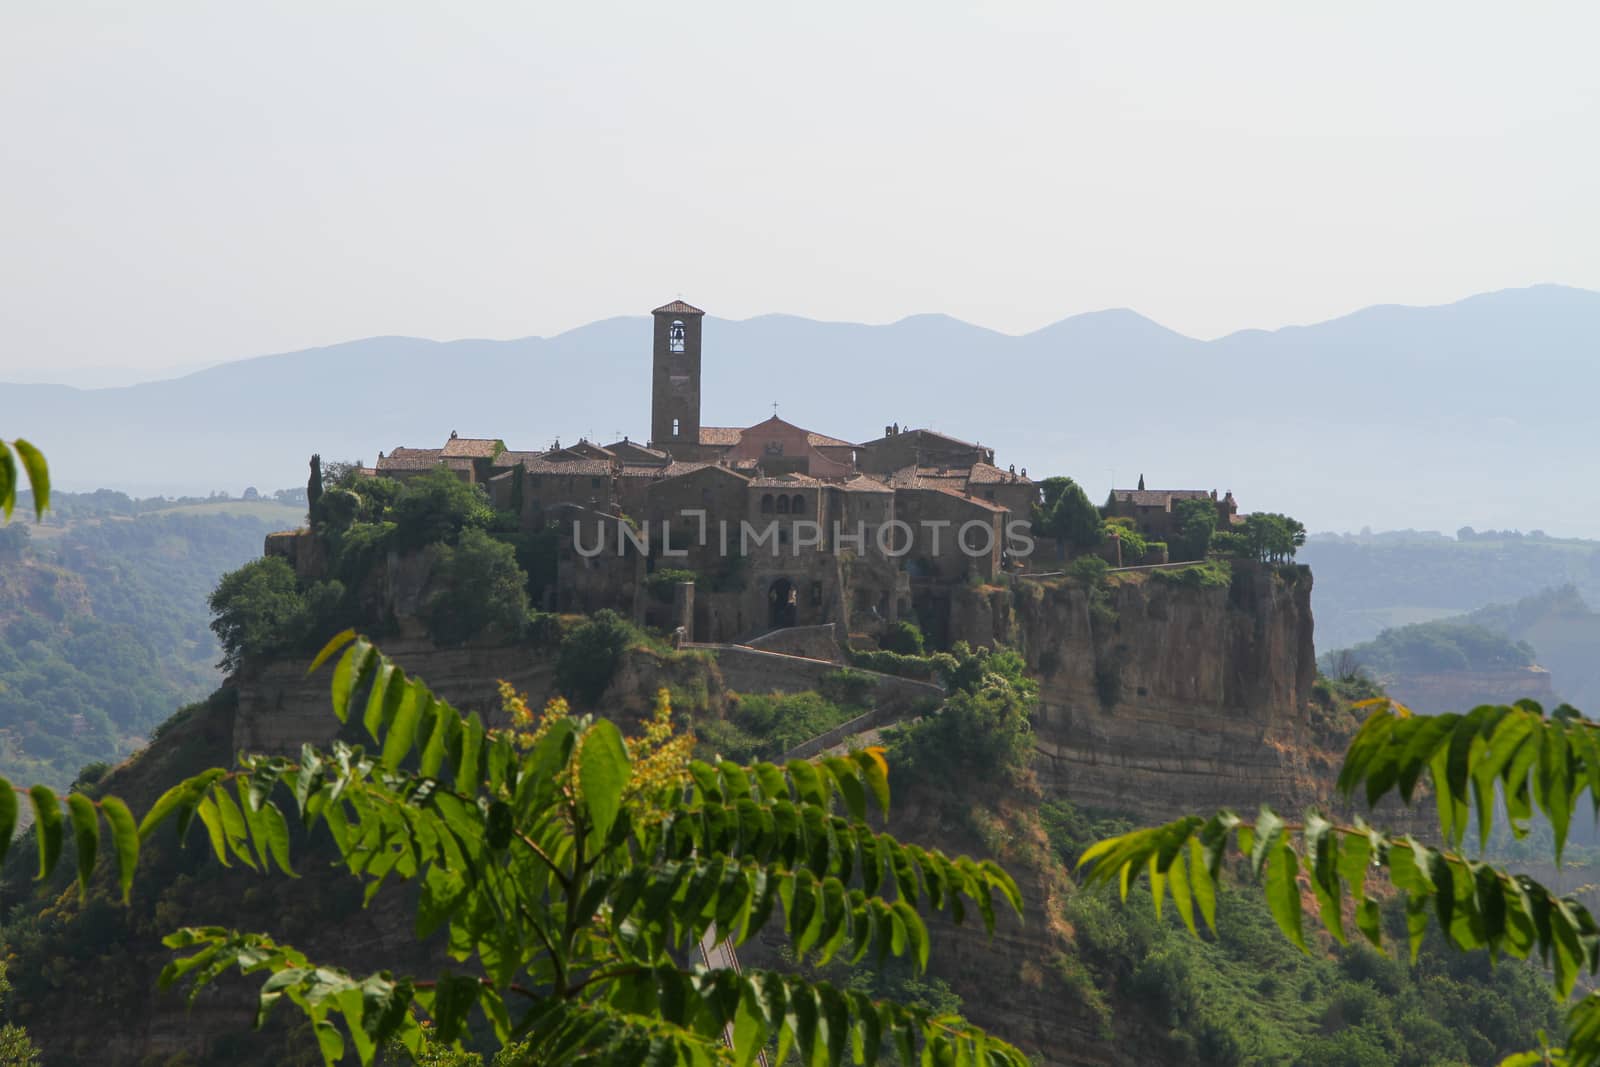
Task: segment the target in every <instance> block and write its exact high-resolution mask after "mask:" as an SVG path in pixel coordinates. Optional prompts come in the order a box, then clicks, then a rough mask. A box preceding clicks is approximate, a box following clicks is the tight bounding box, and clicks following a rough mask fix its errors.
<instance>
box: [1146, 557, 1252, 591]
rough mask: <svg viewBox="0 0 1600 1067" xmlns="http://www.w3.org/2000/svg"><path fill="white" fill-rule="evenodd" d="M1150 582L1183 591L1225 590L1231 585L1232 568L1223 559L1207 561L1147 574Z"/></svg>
mask: <svg viewBox="0 0 1600 1067" xmlns="http://www.w3.org/2000/svg"><path fill="white" fill-rule="evenodd" d="M1149 574H1150V580H1151V581H1152V582H1159V583H1160V584H1162V585H1176V586H1179V587H1181V588H1184V589H1226V588H1227V587H1228V586H1229V585H1231V584H1232V583H1233V568H1232V567H1230V566H1229V565H1228V561H1227V560H1225V559H1209V560H1206V561H1205V562H1204V563H1196V564H1194V565H1193V566H1191V567H1172V568H1170V569H1169V568H1163V569H1161V570H1153V571H1150V572H1149Z"/></svg>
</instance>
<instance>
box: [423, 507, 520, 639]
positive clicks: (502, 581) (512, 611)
mask: <svg viewBox="0 0 1600 1067" xmlns="http://www.w3.org/2000/svg"><path fill="white" fill-rule="evenodd" d="M432 551H433V553H434V566H433V577H432V582H431V585H432V587H433V592H432V593H430V594H429V595H428V599H427V601H426V603H424V604H423V607H422V618H423V620H424V621H425V622H426V623H427V624H428V632H429V633H430V634H431V635H432V636H433V638H434V640H435V641H438V642H439V643H440V644H445V645H458V644H461V643H462V642H463V641H470V640H471V639H472V638H474V637H477V636H479V635H480V634H483V633H495V634H498V635H500V636H502V637H506V638H511V639H515V638H517V637H519V636H521V634H522V630H523V627H524V626H525V625H526V623H527V621H528V589H527V583H528V576H527V575H526V574H524V573H523V572H522V568H521V567H518V566H517V556H516V551H515V550H514V549H513V548H512V547H511V546H510V545H508V544H505V543H504V542H501V541H497V540H495V539H494V538H493V537H490V536H489V535H488V534H487V533H485V532H484V531H482V530H478V529H469V530H466V531H465V532H463V533H462V534H461V539H460V540H459V541H458V542H457V543H456V544H455V545H454V546H451V545H437V546H435V547H434V548H433V550H432Z"/></svg>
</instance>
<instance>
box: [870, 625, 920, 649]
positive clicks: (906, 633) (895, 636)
mask: <svg viewBox="0 0 1600 1067" xmlns="http://www.w3.org/2000/svg"><path fill="white" fill-rule="evenodd" d="M878 647H879V648H881V649H883V650H884V651H885V652H895V653H898V654H899V655H902V656H920V655H922V650H923V640H922V630H921V628H920V627H918V626H917V624H916V623H914V622H908V621H907V620H905V619H899V620H897V621H896V622H895V623H894V624H893V625H892V626H890V627H889V628H888V629H887V630H885V631H884V633H883V636H882V637H880V638H878Z"/></svg>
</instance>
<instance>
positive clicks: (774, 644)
mask: <svg viewBox="0 0 1600 1067" xmlns="http://www.w3.org/2000/svg"><path fill="white" fill-rule="evenodd" d="M744 643H745V644H747V645H749V646H750V647H751V648H759V649H761V650H763V651H765V652H782V653H785V654H786V655H790V656H805V657H807V658H809V659H820V660H827V661H828V662H830V663H841V664H842V663H843V662H844V653H843V652H841V651H840V650H839V627H838V624H837V623H831V622H828V623H823V624H822V625H820V626H791V627H789V628H788V629H785V630H773V631H772V632H771V633H765V634H762V635H761V636H760V637H752V638H751V639H750V640H748V641H746V642H744Z"/></svg>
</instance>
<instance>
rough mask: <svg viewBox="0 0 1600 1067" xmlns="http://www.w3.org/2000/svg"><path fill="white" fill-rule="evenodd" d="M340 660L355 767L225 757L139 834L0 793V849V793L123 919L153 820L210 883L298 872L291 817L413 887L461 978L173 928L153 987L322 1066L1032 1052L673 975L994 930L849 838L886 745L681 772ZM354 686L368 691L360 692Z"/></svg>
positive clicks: (910, 863) (864, 1009) (880, 769)
mask: <svg viewBox="0 0 1600 1067" xmlns="http://www.w3.org/2000/svg"><path fill="white" fill-rule="evenodd" d="M325 663H333V664H334V666H333V668H332V672H331V674H332V686H331V687H332V702H333V711H334V714H335V715H336V716H337V717H338V718H339V719H340V720H341V721H346V720H348V719H350V718H351V717H352V716H354V717H359V718H360V720H361V723H362V725H363V726H364V728H365V729H366V731H367V733H368V735H369V736H370V738H371V740H372V746H373V747H372V749H371V751H368V750H366V749H365V748H363V747H359V746H351V745H348V744H346V743H344V742H335V743H334V745H333V746H332V747H331V748H330V749H328V750H320V749H317V748H314V747H313V746H310V745H306V746H304V747H303V748H302V750H301V754H300V757H299V758H298V759H296V760H290V759H286V758H282V757H265V756H251V755H242V756H241V757H240V759H239V762H238V764H237V765H236V766H235V767H234V768H233V769H232V770H225V769H223V768H220V767H217V768H212V769H210V770H207V771H204V772H203V773H201V774H198V775H195V776H193V777H191V778H188V779H186V780H184V781H182V782H179V783H177V784H176V785H174V786H173V787H172V788H171V789H169V790H168V791H167V792H166V793H165V794H163V795H162V796H161V797H160V798H159V799H158V800H157V801H156V802H155V803H154V804H153V805H152V806H151V808H150V810H149V811H147V812H146V813H145V814H144V816H143V818H142V819H140V820H137V821H136V820H135V817H134V816H133V814H132V813H131V812H130V811H129V810H128V809H127V807H126V806H125V805H124V804H123V803H122V802H121V801H120V800H118V799H117V798H115V797H111V796H105V797H101V798H98V799H91V798H90V797H88V796H85V795H84V794H80V793H73V794H70V795H68V796H67V797H66V798H65V800H64V802H63V801H62V799H61V798H58V797H57V796H56V795H55V794H54V793H53V792H51V791H50V790H49V789H48V788H46V787H43V786H35V787H33V788H32V789H30V790H28V791H27V792H26V793H25V794H22V793H19V791H16V790H14V789H13V788H12V787H11V786H10V785H9V784H8V783H0V843H7V844H8V843H9V842H10V840H11V837H12V834H13V831H14V829H15V826H16V822H17V816H18V806H19V805H18V798H19V796H25V797H26V800H27V803H28V804H29V805H30V807H31V809H32V812H33V816H34V824H35V827H36V835H35V836H36V838H37V842H38V850H39V876H40V877H41V878H42V877H45V876H47V875H48V874H49V873H50V871H51V870H52V869H53V868H54V867H55V866H56V865H57V864H58V863H59V862H60V861H61V860H62V857H63V855H64V854H65V850H64V844H65V841H66V838H67V837H68V836H69V835H70V836H71V837H72V838H73V839H74V847H73V849H71V850H70V854H71V855H73V856H75V857H76V865H77V874H78V885H79V891H80V893H84V892H86V891H87V888H88V886H89V882H90V879H91V878H92V877H93V876H94V874H95V867H96V862H97V858H98V856H99V854H100V849H99V844H100V841H101V839H102V838H109V840H110V842H111V846H112V847H111V848H110V849H109V850H107V851H108V852H109V855H110V857H111V863H112V867H113V870H114V872H115V877H116V879H117V884H118V886H119V888H120V890H121V892H122V894H123V896H124V899H126V897H127V895H128V894H129V892H130V891H131V889H132V885H133V880H134V872H135V869H136V867H137V863H138V857H139V851H140V847H141V845H142V844H143V843H144V842H147V841H148V840H149V839H150V837H151V835H152V834H155V833H157V832H158V831H160V829H161V827H162V826H163V825H164V824H167V823H172V824H175V826H176V828H177V831H178V833H179V835H180V838H181V837H182V836H184V835H185V833H186V831H188V830H189V829H190V828H191V827H192V826H194V825H197V824H198V825H199V826H201V827H202V828H203V832H204V839H205V840H206V841H207V843H208V844H209V847H210V851H211V853H212V854H213V855H214V856H215V857H216V859H217V860H218V861H219V862H220V863H222V864H224V865H231V864H233V863H240V864H243V865H245V866H247V867H250V868H253V869H257V870H260V871H262V872H267V871H270V870H271V869H272V868H277V869H278V870H279V871H281V872H282V873H284V874H287V875H290V876H293V875H294V869H293V862H292V859H291V856H290V850H289V840H290V835H289V820H290V819H291V818H295V819H297V820H298V821H299V822H300V823H301V824H302V826H303V827H304V828H305V829H306V830H307V831H310V832H321V833H325V834H326V835H327V836H328V838H330V839H331V841H332V842H333V844H334V846H335V847H336V848H337V849H338V851H339V853H340V855H341V856H342V857H343V865H344V867H345V868H346V869H347V870H348V871H349V873H350V874H351V875H352V876H353V877H355V878H356V879H358V880H359V881H360V882H361V883H362V884H363V885H364V886H365V890H366V895H367V898H368V899H371V898H372V897H373V896H375V895H376V894H378V893H379V892H381V891H382V890H383V889H384V888H385V883H387V882H389V881H390V880H391V879H394V880H401V881H412V880H414V881H415V882H416V883H417V884H418V885H419V886H420V893H419V894H418V895H417V897H416V901H417V903H416V908H417V913H416V917H417V931H418V936H419V937H424V938H426V937H431V936H435V935H438V936H442V937H444V938H445V940H446V941H447V943H448V945H449V952H450V956H451V957H452V959H453V960H454V966H453V967H452V968H451V969H449V970H447V971H445V972H444V973H441V974H439V975H437V976H434V977H430V978H426V979H420V978H412V977H396V976H395V975H393V974H392V973H390V972H388V971H383V970H376V971H373V972H370V973H367V974H351V973H349V972H347V971H344V970H342V969H339V968H336V967H332V966H327V965H321V964H319V963H317V962H316V961H315V960H314V959H313V958H312V957H311V956H309V955H308V954H306V953H305V952H302V951H301V950H299V949H297V948H294V947H291V946H289V945H285V944H281V943H279V942H278V941H276V940H275V939H273V938H272V937H271V936H269V935H266V934H261V933H246V932H241V931H236V930H227V929H222V928H218V927H190V928H185V929H182V930H179V931H177V932H175V933H173V934H172V935H170V936H169V937H167V938H166V942H165V943H166V944H167V945H168V947H170V948H172V949H174V950H175V952H176V953H177V954H178V957H177V958H176V959H174V961H173V962H172V963H171V964H170V965H169V966H168V967H167V968H166V970H165V971H164V972H163V974H162V979H161V980H162V984H163V985H167V986H172V985H185V986H187V987H188V988H189V989H190V990H191V991H192V993H194V994H197V993H198V992H199V991H200V990H202V989H204V988H205V987H206V986H208V985H209V984H210V983H212V982H213V981H215V980H216V979H218V978H220V977H221V976H222V975H224V974H225V973H227V972H229V971H234V970H237V971H239V972H242V973H244V974H248V975H256V976H259V977H261V978H262V979H263V981H262V985H261V989H260V997H259V1012H258V1022H259V1021H260V1020H261V1019H264V1018H265V1017H266V1016H267V1015H268V1014H269V1013H270V1012H272V1011H273V1010H274V1009H275V1008H276V1007H277V1006H278V1005H279V1004H281V1003H288V1004H291V1005H293V1006H294V1007H295V1008H297V1009H298V1010H299V1011H300V1012H302V1013H303V1014H304V1015H305V1016H306V1018H307V1019H308V1021H309V1023H310V1025H311V1030H312V1032H313V1033H314V1035H315V1037H316V1041H317V1043H318V1046H319V1048H320V1051H321V1054H322V1057H323V1059H324V1062H326V1063H329V1064H333V1063H336V1062H339V1061H340V1060H341V1059H342V1058H343V1057H344V1056H345V1055H347V1054H348V1053H353V1054H354V1056H355V1057H356V1058H357V1059H358V1060H359V1061H360V1062H361V1063H363V1064H370V1063H372V1062H373V1061H374V1060H375V1059H376V1057H377V1055H378V1053H379V1051H380V1050H382V1049H384V1048H385V1047H386V1046H389V1045H391V1044H392V1043H394V1042H398V1043H399V1044H400V1045H401V1046H403V1047H404V1048H406V1049H407V1050H408V1051H410V1052H411V1053H412V1054H413V1055H416V1054H418V1053H420V1052H422V1050H423V1045H422V1041H423V1024H424V1022H426V1023H427V1024H428V1029H429V1033H430V1035H431V1037H432V1038H433V1041H434V1044H435V1045H444V1046H453V1045H455V1044H456V1043H457V1042H458V1041H459V1039H460V1038H461V1036H462V1035H463V1033H464V1032H465V1029H466V1027H467V1026H468V1025H469V1021H471V1020H472V1019H479V1018H481V1019H482V1021H483V1024H484V1025H487V1026H488V1027H490V1028H491V1029H492V1030H493V1031H494V1033H495V1035H496V1036H497V1038H498V1040H499V1041H500V1042H501V1043H502V1044H511V1043H514V1042H526V1043H527V1048H528V1049H529V1053H528V1055H529V1057H530V1059H529V1060H528V1061H527V1062H533V1063H538V1064H568V1063H574V1064H575V1063H600V1062H603V1063H607V1064H613V1063H615V1064H630V1063H632V1064H638V1063H647V1062H648V1063H667V1062H670V1063H684V1064H707V1065H709V1064H713V1063H719V1062H723V1061H722V1055H723V1053H722V1049H723V1043H724V1041H725V1040H729V1041H731V1043H732V1045H733V1051H734V1055H735V1059H736V1062H739V1063H744V1064H748V1063H751V1062H753V1061H754V1059H755V1057H756V1054H757V1053H758V1052H759V1051H760V1050H761V1049H762V1048H764V1047H765V1046H766V1044H767V1042H768V1041H769V1040H776V1041H777V1043H778V1049H779V1056H778V1059H779V1061H780V1062H782V1061H784V1060H785V1059H786V1058H787V1056H788V1054H789V1052H790V1050H791V1049H793V1050H795V1051H797V1052H798V1053H799V1054H800V1056H801V1058H802V1060H803V1061H804V1062H807V1063H813V1064H817V1063H824V1062H842V1061H844V1060H845V1058H846V1057H847V1056H851V1057H853V1058H854V1059H855V1061H856V1062H859V1063H873V1062H875V1061H876V1060H877V1059H878V1058H879V1055H880V1053H881V1052H882V1051H884V1050H886V1049H893V1050H895V1051H897V1052H898V1054H899V1055H900V1056H901V1057H902V1059H903V1061H904V1062H914V1061H915V1060H916V1059H917V1058H918V1057H923V1058H924V1059H925V1060H928V1061H931V1062H958V1061H959V1062H962V1063H973V1064H990V1063H994V1064H1005V1065H1012V1064H1014V1065H1017V1067H1021V1065H1022V1064H1024V1063H1025V1062H1026V1060H1025V1059H1024V1057H1023V1056H1022V1055H1021V1054H1020V1053H1019V1052H1018V1051H1017V1050H1016V1049H1014V1048H1012V1047H1011V1046H1010V1045H1007V1044H1006V1043H1004V1042H1003V1041H1000V1040H998V1039H997V1038H994V1037H991V1036H989V1035H988V1034H986V1033H984V1032H983V1031H982V1030H980V1029H978V1028H976V1027H973V1026H972V1025H971V1024H969V1023H967V1022H966V1021H965V1020H962V1019H960V1018H959V1017H958V1016H952V1015H948V1014H942V1013H939V1012H937V1011H930V1010H927V1009H926V1008H920V1007H916V1006H907V1005H902V1004H898V1003H895V1002H893V1001H889V1000H878V999H874V998H873V997H871V996H869V995H867V994H866V993H864V992H862V991H860V990H859V989H850V988H844V989H841V988H837V987H835V986H833V985H831V984H829V983H827V982H822V981H812V980H808V979H805V978H802V977H799V976H797V975H793V974H784V973H778V972H771V971H758V970H751V971H745V972H741V971H739V970H737V969H735V968H731V967H726V966H711V965H707V966H696V965H692V964H685V963H684V962H683V961H684V960H685V959H688V958H692V955H693V954H694V953H695V952H697V951H698V952H703V953H706V956H705V958H706V959H707V960H708V961H709V960H710V959H712V958H714V957H713V956H712V955H711V953H710V950H711V949H712V948H713V947H714V946H717V945H720V944H723V943H727V944H732V945H737V944H742V943H744V942H745V941H747V940H748V939H750V938H751V937H753V936H755V935H756V934H757V933H758V932H759V931H761V930H763V929H765V928H768V927H773V928H776V929H777V930H778V931H779V932H780V933H781V934H782V935H783V936H784V937H785V939H786V940H787V942H788V944H789V946H790V948H791V950H792V951H793V952H794V953H795V954H796V955H797V956H798V957H802V958H808V959H811V960H813V961H815V962H816V963H817V964H818V965H822V964H826V963H827V962H828V961H830V960H832V959H835V958H848V959H852V960H861V959H863V958H867V957H869V956H870V957H872V958H875V959H877V960H880V961H882V960H886V959H890V958H893V959H901V960H905V961H907V962H908V963H909V964H910V965H911V966H912V967H913V968H915V970H916V971H917V972H919V973H920V971H921V970H922V969H923V968H925V967H926V965H927V960H928V950H929V938H928V930H927V927H926V925H925V922H924V919H923V917H922V912H923V911H929V912H945V913H947V914H948V915H949V916H950V917H951V918H952V919H953V920H954V921H957V922H961V921H963V920H964V919H965V918H966V917H967V916H968V915H969V914H971V913H973V912H975V913H976V914H977V915H978V916H979V917H981V918H982V920H983V922H984V925H985V927H986V928H988V929H990V930H992V929H993V926H994V922H995V918H996V897H998V898H999V899H1000V902H1002V903H1004V904H1009V905H1010V906H1011V907H1012V908H1013V909H1016V910H1018V911H1020V908H1021V900H1020V896H1019V894H1018V891H1017V887H1016V885H1015V883H1014V882H1013V881H1012V880H1011V878H1010V877H1009V876H1007V875H1006V874H1005V872H1004V871H1002V870H1001V869H1000V868H999V867H998V866H996V865H995V864H994V863H992V862H990V861H981V862H979V861H975V860H972V859H970V858H967V857H964V856H963V857H955V858H952V857H949V856H946V855H944V854H942V853H940V852H938V851H935V850H931V849H924V848H921V847H918V846H916V845H909V844H902V843H901V842H899V841H897V840H895V839H894V838H893V837H891V836H890V835H888V834H886V833H880V832H877V831H874V830H873V829H872V828H871V826H870V825H869V823H868V822H867V816H868V808H869V804H871V805H875V806H876V807H878V808H879V809H880V810H883V811H886V810H887V806H888V768H887V765H886V764H885V762H884V760H883V757H882V755H881V752H880V750H877V749H868V750H866V751H862V752H858V753H854V754H852V755H850V756H848V757H828V758H824V759H820V760H818V761H817V762H814V763H809V762H803V761H799V760H795V761H790V762H789V763H788V764H787V765H785V766H781V767H780V766H777V765H774V764H770V763H761V764H756V765H754V766H748V767H747V766H739V765H736V764H732V763H722V764H719V765H715V766H713V765H711V764H707V763H700V762H693V761H690V760H688V758H687V752H688V744H689V743H690V742H692V738H689V737H688V736H687V735H685V736H683V737H681V738H680V737H676V736H674V734H673V732H672V730H671V726H670V721H669V718H668V717H669V716H670V709H668V708H666V707H665V705H664V704H663V707H662V708H661V709H660V711H658V715H657V718H656V719H655V720H654V721H653V722H652V723H651V724H650V725H649V726H648V728H647V729H646V731H645V733H644V735H643V736H641V737H637V738H633V739H629V738H625V737H624V736H623V735H622V733H621V732H620V731H619V730H618V728H617V727H616V726H615V725H614V724H612V723H611V722H609V721H607V720H604V719H598V720H596V719H590V718H581V719H580V718H577V717H575V716H573V715H572V714H571V713H570V712H568V711H567V709H566V707H565V705H564V704H562V703H561V702H559V701H556V702H552V705H551V706H549V707H547V708H546V710H545V713H544V715H543V716H541V717H539V718H538V719H537V721H535V719H534V717H533V716H532V715H531V714H529V713H528V712H527V710H526V707H525V705H521V704H520V701H519V700H518V699H517V698H515V696H514V695H510V696H509V699H508V701H507V703H508V707H509V708H510V710H511V711H512V714H513V721H514V726H513V728H512V729H509V730H504V731H490V730H487V729H485V727H484V726H483V724H482V721H481V720H480V718H479V717H478V716H477V715H476V714H472V715H466V716H464V715H462V714H461V713H460V712H458V711H457V710H456V709H454V708H453V707H451V706H450V705H449V704H447V703H445V702H443V701H441V700H440V699H439V698H438V697H437V696H436V695H435V694H433V693H432V692H431V691H430V690H429V689H428V688H427V687H426V686H425V685H424V684H423V683H422V682H421V681H419V680H418V679H415V678H412V677H408V676H407V675H406V674H405V672H404V671H403V670H402V669H401V668H400V667H398V666H397V665H396V664H394V663H393V662H392V661H390V660H389V659H388V658H386V657H385V656H383V655H382V654H381V653H380V652H379V651H378V650H377V649H376V648H375V647H373V646H372V645H371V644H370V643H369V642H367V641H366V640H365V639H363V638H360V637H357V636H355V635H354V634H353V633H348V632H347V633H345V634H342V635H340V637H339V638H336V639H335V640H334V641H333V642H330V643H329V645H328V646H327V647H326V648H325V649H324V650H323V652H322V653H321V654H320V655H319V656H318V658H317V662H316V663H315V664H313V668H312V669H313V670H316V669H318V668H319V667H321V666H322V665H323V664H325ZM363 694H364V695H365V699H364V700H363V699H361V698H362V696H363Z"/></svg>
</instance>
